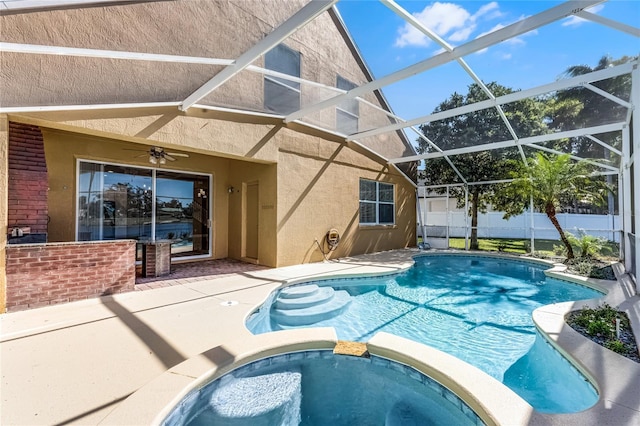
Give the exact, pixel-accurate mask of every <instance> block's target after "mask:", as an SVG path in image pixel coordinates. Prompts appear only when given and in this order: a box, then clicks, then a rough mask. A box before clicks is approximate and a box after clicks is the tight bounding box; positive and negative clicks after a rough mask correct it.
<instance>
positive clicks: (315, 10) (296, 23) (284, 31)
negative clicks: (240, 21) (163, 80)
mask: <svg viewBox="0 0 640 426" xmlns="http://www.w3.org/2000/svg"><path fill="white" fill-rule="evenodd" d="M337 1H338V0H312V1H310V2H309V3H307V4H306V5H305V6H304V7H303V8H302V9H300V10H299V11H298V12H296V13H295V14H294V15H293V16H292V17H290V18H289V19H287V20H286V21H285V22H284V23H283V24H281V25H280V26H279V27H277V28H276V29H275V30H273V31H272V32H270V33H269V34H268V35H267V36H266V37H265V38H263V39H262V40H260V41H259V42H258V43H256V44H255V45H253V46H252V47H251V48H249V50H247V51H246V52H244V53H243V54H242V55H240V56H239V57H238V58H237V59H236V60H235V61H234V62H233V64H232V65H229V66H227V67H226V68H224V69H223V70H222V71H220V72H219V73H218V74H216V75H215V76H214V77H213V78H211V79H210V80H209V81H207V82H206V83H205V84H204V85H202V86H201V87H200V88H199V89H197V90H196V91H195V92H193V93H192V94H191V95H189V96H188V97H187V98H186V99H185V100H184V101H183V102H182V104H181V105H180V107H179V108H180V109H181V110H182V111H186V110H188V109H189V108H190V107H191V106H192V105H193V104H195V103H196V102H198V101H199V100H200V99H202V98H204V97H205V96H207V95H208V94H209V93H211V92H212V91H214V90H215V89H216V88H218V87H219V86H221V85H222V84H224V83H225V82H226V81H228V80H229V79H231V78H232V77H233V76H235V75H236V74H238V73H239V72H240V71H242V70H243V69H245V68H247V67H248V66H249V65H251V63H252V62H253V61H255V60H256V59H258V58H259V57H260V56H262V55H264V54H265V53H267V52H268V51H269V50H271V49H272V48H274V47H275V46H277V45H278V44H280V43H281V42H282V41H284V40H285V39H286V38H287V37H289V36H290V35H291V34H293V33H294V32H296V31H297V30H298V29H300V28H302V27H304V26H305V25H306V24H308V23H309V22H311V21H312V20H314V19H315V18H316V17H317V16H318V15H320V14H321V13H323V12H325V11H326V10H327V9H329V8H330V7H331V6H333V4H334V3H336V2H337Z"/></svg>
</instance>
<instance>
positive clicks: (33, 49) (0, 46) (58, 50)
mask: <svg viewBox="0 0 640 426" xmlns="http://www.w3.org/2000/svg"><path fill="white" fill-rule="evenodd" d="M0 51H2V52H14V53H31V54H37V55H54V56H78V57H85V58H106V59H123V60H132V61H153V62H175V63H183V64H205V65H230V64H232V63H233V60H232V59H216V58H203V57H197V56H180V55H164V54H158V53H142V52H125V51H120V50H102V49H85V48H80V47H65V46H43V45H39V44H22V43H7V42H0Z"/></svg>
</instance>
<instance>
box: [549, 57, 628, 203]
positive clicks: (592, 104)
mask: <svg viewBox="0 0 640 426" xmlns="http://www.w3.org/2000/svg"><path fill="white" fill-rule="evenodd" d="M633 59H636V58H632V57H628V56H623V57H622V58H619V59H615V60H614V59H612V58H611V57H609V56H606V55H605V56H603V57H601V58H600V60H599V61H598V63H597V65H596V66H595V67H590V66H588V65H574V66H571V67H569V68H567V70H566V71H565V72H564V74H563V77H576V76H579V75H583V74H588V73H591V72H594V71H600V70H604V69H607V68H609V67H611V66H615V65H621V64H624V63H626V62H629V61H630V60H633ZM592 85H593V86H595V87H597V88H599V89H602V90H604V91H606V92H607V93H610V94H612V95H615V96H617V97H618V98H620V99H623V100H629V97H630V94H631V76H630V75H629V74H626V75H621V76H618V77H612V78H608V79H605V80H600V81H595V82H593V83H592ZM548 105H549V108H548V121H549V126H550V127H552V128H553V129H555V130H557V131H564V130H573V129H578V128H585V127H592V126H596V125H600V124H607V123H613V122H617V121H623V120H625V118H626V115H627V108H626V107H624V106H622V105H620V104H618V103H616V102H613V101H612V100H610V99H607V98H605V97H603V96H602V95H600V94H598V93H596V92H594V91H593V90H590V89H588V88H586V87H582V86H580V87H575V88H571V89H566V90H562V91H559V92H557V93H555V94H554V95H553V97H552V98H551V99H550V101H549V104H548ZM597 138H598V139H599V140H601V141H603V142H605V143H607V144H608V145H610V146H612V147H614V148H618V149H620V147H621V145H622V138H621V133H620V132H609V133H605V134H600V135H597ZM550 145H553V146H554V147H555V148H557V149H560V150H562V151H564V152H571V153H573V154H574V155H577V156H579V157H582V158H596V159H604V160H611V161H612V163H613V164H616V162H617V161H616V160H618V159H617V158H616V157H615V156H611V154H610V151H609V150H607V149H606V148H605V147H603V146H602V145H599V144H598V143H596V142H595V141H594V140H593V139H590V138H587V137H577V138H571V139H565V140H563V141H557V142H553V143H550ZM606 179H607V182H608V184H609V185H610V186H612V187H613V186H614V183H615V180H614V179H613V177H612V176H607V178H606ZM613 195H614V194H613V193H612V194H611V196H610V198H609V200H608V204H609V206H608V212H609V213H610V214H613V212H614V210H615V200H616V198H615V197H614V196H613Z"/></svg>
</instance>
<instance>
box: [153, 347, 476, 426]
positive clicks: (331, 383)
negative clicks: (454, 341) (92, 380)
mask: <svg viewBox="0 0 640 426" xmlns="http://www.w3.org/2000/svg"><path fill="white" fill-rule="evenodd" d="M211 424H214V425H236V426H261V425H264V426H271V425H287V426H289V425H291V426H293V425H299V424H300V425H336V426H338V425H356V424H360V425H377V424H385V425H389V426H391V425H398V426H399V425H405V426H406V425H426V424H433V425H460V426H477V425H482V424H484V423H483V422H482V420H481V419H480V418H479V417H478V415H477V414H476V413H475V412H474V411H473V410H472V409H471V408H470V407H469V406H468V405H467V404H466V403H465V402H464V401H462V400H461V399H460V398H458V397H457V396H456V395H455V394H454V393H453V392H451V391H449V390H448V389H447V388H446V387H444V386H442V385H441V384H440V383H438V382H436V381H435V380H433V379H431V378H430V377H428V376H426V375H424V374H422V373H420V372H419V371H417V370H415V369H413V368H411V367H408V366H405V365H403V364H400V363H397V362H394V361H392V360H388V359H384V358H381V357H378V356H373V355H372V356H370V357H353V356H344V355H335V354H333V353H332V351H331V350H315V351H305V352H297V353H288V354H281V355H276V356H272V357H269V358H265V359H261V360H259V361H255V362H253V363H250V364H246V365H244V366H242V367H240V368H238V369H236V370H234V371H233V372H232V373H228V374H226V375H224V376H222V377H220V378H218V379H216V380H213V381H210V382H209V383H206V384H205V385H204V386H202V387H199V388H197V389H195V390H193V391H192V392H190V393H189V394H188V395H187V396H186V397H185V398H184V399H183V400H182V401H181V402H180V403H179V404H177V405H176V406H175V407H174V408H173V409H172V410H171V412H170V413H169V415H168V416H167V417H166V418H165V419H164V421H163V422H162V425H163V426H182V425H188V426H199V425H211Z"/></svg>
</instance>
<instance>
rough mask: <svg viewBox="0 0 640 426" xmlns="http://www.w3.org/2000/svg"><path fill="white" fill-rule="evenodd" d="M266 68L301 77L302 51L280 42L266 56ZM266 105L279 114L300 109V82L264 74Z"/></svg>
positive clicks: (268, 108)
mask: <svg viewBox="0 0 640 426" xmlns="http://www.w3.org/2000/svg"><path fill="white" fill-rule="evenodd" d="M264 63H265V64H264V65H265V68H266V69H268V70H272V71H278V72H281V73H283V74H288V75H291V76H293V77H300V52H296V51H295V50H292V49H290V48H288V47H287V46H285V45H284V44H279V45H277V46H276V47H274V48H273V49H271V50H270V51H268V52H267V53H266V55H265V57H264ZM264 107H265V109H267V110H269V111H274V112H276V113H279V114H289V113H291V112H293V111H297V110H299V109H300V83H297V82H293V81H290V80H286V79H284V78H279V77H272V76H269V75H265V76H264Z"/></svg>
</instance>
